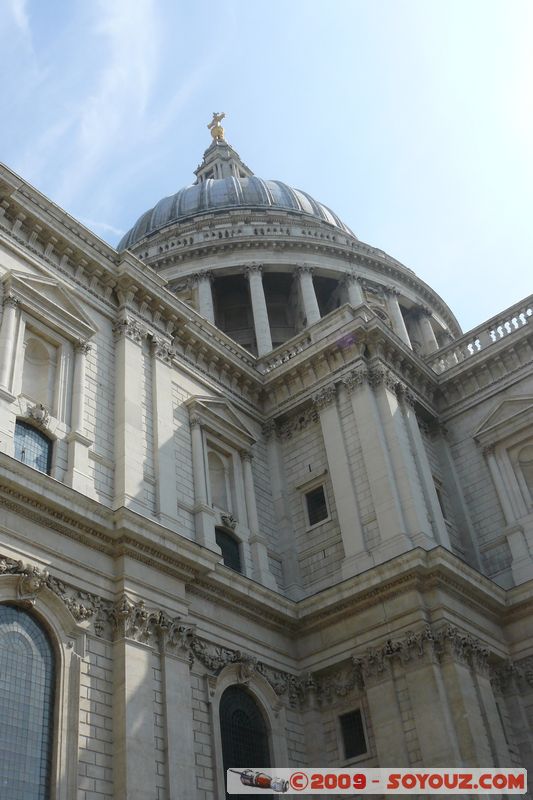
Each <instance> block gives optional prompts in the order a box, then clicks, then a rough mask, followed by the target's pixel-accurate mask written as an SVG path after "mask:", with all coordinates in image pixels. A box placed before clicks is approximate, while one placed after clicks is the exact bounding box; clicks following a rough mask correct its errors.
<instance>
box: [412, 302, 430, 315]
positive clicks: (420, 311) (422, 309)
mask: <svg viewBox="0 0 533 800" xmlns="http://www.w3.org/2000/svg"><path fill="white" fill-rule="evenodd" d="M413 311H415V312H416V314H417V315H418V316H419V317H432V316H433V311H432V310H431V308H430V307H429V306H424V305H422V304H420V305H416V306H414V307H413Z"/></svg>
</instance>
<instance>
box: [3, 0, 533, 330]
mask: <svg viewBox="0 0 533 800" xmlns="http://www.w3.org/2000/svg"><path fill="white" fill-rule="evenodd" d="M532 41H533V4H532V3H531V2H530V0H507V2H505V1H504V0H499V1H498V2H495V1H494V0H331V2H329V3H325V2H323V0H292V2H289V1H288V0H270V2H269V3H259V2H253V0H246V1H245V0H194V1H193V0H188V1H187V2H186V1H185V0H69V2H66V0H46V1H45V2H43V1H42V0H2V2H0V47H1V52H2V61H3V80H2V83H1V87H0V93H1V95H2V108H3V110H4V113H3V114H2V125H1V126H0V160H2V161H3V162H4V163H6V164H7V165H8V166H9V167H11V168H12V169H14V170H15V171H16V172H18V173H19V174H20V175H22V177H23V178H25V179H26V180H27V181H28V182H30V183H32V184H33V185H35V186H36V187H37V188H38V189H40V190H41V191H42V192H44V193H45V194H46V195H47V196H48V197H50V198H51V199H53V200H54V201H55V202H57V203H58V204H59V205H60V206H62V207H63V208H65V209H66V210H67V211H68V212H69V213H70V214H72V215H73V216H75V217H76V218H78V219H80V220H81V221H82V222H84V224H86V225H87V226H88V227H89V228H91V229H92V230H94V231H95V232H96V233H97V234H98V235H100V236H101V237H102V238H104V239H106V240H107V241H109V242H110V243H111V244H113V245H114V244H116V243H117V241H118V239H119V238H120V236H121V235H122V233H123V232H125V231H126V230H127V229H128V228H129V227H131V225H132V224H133V223H134V222H135V220H136V219H137V217H138V216H139V215H140V214H141V213H142V212H143V211H145V210H146V209H147V208H150V207H151V206H153V205H154V204H155V203H156V202H157V200H159V199H160V198H161V197H163V196H166V195H168V194H172V193H174V192H175V191H177V190H178V189H179V188H181V187H182V186H184V185H186V184H188V183H191V182H192V180H193V177H194V176H193V174H192V171H193V170H194V168H195V167H196V166H197V165H198V163H199V162H200V160H201V157H202V153H203V151H204V150H205V149H206V147H207V146H208V145H209V141H210V139H209V133H208V131H207V128H206V124H207V122H208V121H209V120H210V118H211V114H212V111H213V110H217V111H219V110H223V111H225V112H226V114H227V119H226V120H225V128H226V138H227V140H228V141H229V142H230V143H231V144H232V145H233V146H234V147H235V148H236V149H237V151H238V152H239V153H240V155H241V157H242V158H243V160H244V161H245V162H246V163H247V164H248V166H249V167H250V168H251V169H253V171H254V172H255V173H256V174H257V175H260V176H261V177H263V178H267V179H270V178H275V179H279V180H283V181H285V182H287V183H289V184H291V185H293V186H296V187H297V188H301V189H304V190H305V191H308V192H309V193H310V194H312V195H313V196H315V197H316V198H317V199H318V200H320V201H321V202H323V203H325V204H326V205H329V206H330V207H331V208H333V209H334V210H335V211H336V212H337V214H339V216H340V217H341V218H342V219H344V220H345V222H346V223H347V224H348V225H349V226H350V227H351V228H352V230H354V232H355V233H356V234H357V236H358V237H359V238H360V239H362V240H363V241H366V242H369V243H370V244H373V245H376V246H377V247H380V248H382V249H383V250H386V251H387V252H389V253H390V254H391V255H393V256H395V257H396V258H398V259H399V260H400V261H402V262H403V263H404V264H406V265H407V266H409V267H411V268H412V269H414V270H415V271H416V272H417V273H418V274H419V275H420V277H422V278H423V279H424V280H425V281H427V282H428V283H429V284H431V285H432V286H433V287H434V288H435V289H436V290H437V291H438V292H439V293H440V294H441V295H442V297H443V298H444V299H445V300H446V302H447V303H448V304H449V305H450V306H451V308H452V310H453V311H454V312H455V314H456V316H457V317H458V319H459V322H460V323H461V325H462V326H463V328H464V329H465V330H466V329H468V328H470V327H473V326H475V325H477V324H479V323H481V322H482V321H483V320H485V319H487V318H488V317H490V316H492V315H494V314H497V313H499V312H500V311H501V310H503V309H504V308H506V307H507V306H509V305H511V304H513V303H515V302H517V301H518V300H520V299H522V298H523V297H525V296H527V295H529V294H530V293H531V292H532V291H533V285H532V284H533V281H532V276H533V268H532V254H533V224H532V221H531V216H532V210H533V188H532V187H533V92H532V90H531V85H532V72H533V48H532V46H531V42H532Z"/></svg>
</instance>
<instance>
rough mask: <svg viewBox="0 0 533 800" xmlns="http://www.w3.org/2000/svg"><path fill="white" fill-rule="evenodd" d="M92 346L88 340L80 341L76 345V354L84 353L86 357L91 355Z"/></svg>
mask: <svg viewBox="0 0 533 800" xmlns="http://www.w3.org/2000/svg"><path fill="white" fill-rule="evenodd" d="M91 348H92V345H91V343H90V342H88V341H87V340H86V339H78V341H77V342H76V344H75V345H74V352H75V353H82V354H83V355H84V356H87V355H89V353H90V352H91Z"/></svg>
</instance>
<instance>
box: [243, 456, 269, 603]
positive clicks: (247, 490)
mask: <svg viewBox="0 0 533 800" xmlns="http://www.w3.org/2000/svg"><path fill="white" fill-rule="evenodd" d="M252 458H253V455H252V453H251V452H250V450H243V451H242V452H241V463H242V472H243V479H244V496H245V500H246V515H247V517H248V528H249V531H250V539H249V543H250V550H251V553H252V564H253V570H254V578H255V579H256V580H257V581H259V583H262V584H263V586H267V587H268V588H269V589H274V590H276V591H277V584H276V579H275V578H274V576H273V575H272V573H271V571H270V565H269V563H268V551H267V543H266V540H265V538H264V536H262V535H261V532H260V529H259V518H258V516H257V505H256V500H255V487H254V476H253V472H252Z"/></svg>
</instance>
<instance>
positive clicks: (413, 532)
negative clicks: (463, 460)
mask: <svg viewBox="0 0 533 800" xmlns="http://www.w3.org/2000/svg"><path fill="white" fill-rule="evenodd" d="M370 379H371V382H372V385H373V387H374V396H375V398H376V404H377V407H378V413H379V416H380V419H381V427H382V431H383V436H384V439H385V444H386V448H387V452H388V454H389V458H390V463H391V466H392V473H393V480H394V482H395V484H396V490H397V494H398V497H399V500H400V504H401V509H402V516H403V519H404V520H405V524H406V526H407V530H406V532H407V533H408V535H409V537H410V539H411V540H412V542H413V543H414V544H416V545H421V546H422V547H432V546H434V544H435V541H434V539H433V531H432V529H431V524H430V520H429V517H428V510H427V508H426V503H425V499H424V495H423V492H422V487H421V483H420V477H419V474H418V471H417V466H416V463H415V459H414V457H413V452H412V449H411V447H410V446H409V440H408V435H407V430H406V426H405V421H404V418H403V416H402V413H401V410H400V407H399V403H398V397H397V395H396V390H397V388H398V383H399V382H398V379H397V378H396V377H395V376H394V375H393V374H392V373H390V372H389V371H388V370H387V369H386V368H385V367H382V366H381V365H376V366H374V367H373V368H372V370H371V372H370Z"/></svg>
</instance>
